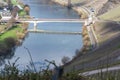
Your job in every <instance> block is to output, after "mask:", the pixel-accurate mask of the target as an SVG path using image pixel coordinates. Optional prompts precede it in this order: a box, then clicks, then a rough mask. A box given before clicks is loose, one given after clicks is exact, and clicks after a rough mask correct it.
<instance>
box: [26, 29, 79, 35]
mask: <svg viewBox="0 0 120 80" xmlns="http://www.w3.org/2000/svg"><path fill="white" fill-rule="evenodd" d="M28 31H29V32H33V33H46V34H69V35H81V32H62V31H46V30H34V29H30V30H28Z"/></svg>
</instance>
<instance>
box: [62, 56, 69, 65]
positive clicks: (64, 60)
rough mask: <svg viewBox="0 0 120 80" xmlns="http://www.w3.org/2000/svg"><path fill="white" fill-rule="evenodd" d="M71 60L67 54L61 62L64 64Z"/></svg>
mask: <svg viewBox="0 0 120 80" xmlns="http://www.w3.org/2000/svg"><path fill="white" fill-rule="evenodd" d="M69 61H70V58H69V57H67V56H64V57H63V58H62V60H61V62H62V63H63V64H66V63H68V62H69Z"/></svg>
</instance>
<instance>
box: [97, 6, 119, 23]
mask: <svg viewBox="0 0 120 80" xmlns="http://www.w3.org/2000/svg"><path fill="white" fill-rule="evenodd" d="M119 10H120V6H118V7H117V8H114V9H112V10H110V11H108V12H107V13H105V14H103V15H101V16H99V18H100V19H103V20H115V21H120V11H119Z"/></svg>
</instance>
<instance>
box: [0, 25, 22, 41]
mask: <svg viewBox="0 0 120 80" xmlns="http://www.w3.org/2000/svg"><path fill="white" fill-rule="evenodd" d="M21 30H22V29H21V28H20V27H19V26H14V27H13V28H11V29H10V30H8V31H7V32H5V33H3V34H1V35H0V40H4V39H5V38H8V37H13V38H15V39H16V38H17V35H16V32H17V31H21ZM21 32H22V31H21Z"/></svg>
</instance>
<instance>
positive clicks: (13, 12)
mask: <svg viewBox="0 0 120 80" xmlns="http://www.w3.org/2000/svg"><path fill="white" fill-rule="evenodd" d="M19 10H20V9H19V8H18V7H17V6H14V8H13V10H12V17H13V18H16V16H17V14H18V11H19Z"/></svg>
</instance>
